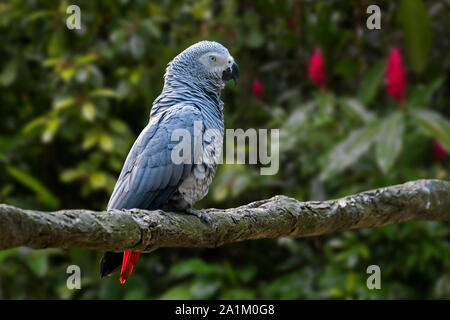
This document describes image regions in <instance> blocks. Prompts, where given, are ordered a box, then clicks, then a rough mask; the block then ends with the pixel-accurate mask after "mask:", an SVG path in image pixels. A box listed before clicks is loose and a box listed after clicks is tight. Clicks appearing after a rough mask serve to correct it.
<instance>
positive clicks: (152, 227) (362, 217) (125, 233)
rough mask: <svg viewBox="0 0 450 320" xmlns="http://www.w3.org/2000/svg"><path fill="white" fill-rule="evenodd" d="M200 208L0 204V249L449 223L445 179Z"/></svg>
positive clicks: (188, 241)
mask: <svg viewBox="0 0 450 320" xmlns="http://www.w3.org/2000/svg"><path fill="white" fill-rule="evenodd" d="M204 212H206V213H208V214H209V215H211V217H212V218H213V220H214V223H213V224H210V223H206V222H203V221H201V220H200V219H198V218H197V217H195V216H191V215H186V214H183V213H174V212H163V211H161V210H156V211H146V210H140V209H132V210H123V211H120V210H112V211H103V212H95V211H90V210H84V209H78V210H62V211H57V212H40V211H32V210H23V209H19V208H16V207H13V206H9V205H4V204H1V205H0V250H2V249H9V248H14V247H18V246H28V247H31V248H36V249H42V248H48V247H53V248H82V249H95V250H108V251H124V250H133V251H142V252H151V251H153V250H156V249H158V248H162V247H208V248H210V247H217V246H220V245H223V244H225V243H230V242H237V241H245V240H251V239H262V238H277V237H295V238H298V237H308V236H317V235H321V234H327V233H332V232H338V231H344V230H350V229H356V228H369V227H377V226H383V225H388V224H394V223H399V222H403V221H424V220H438V221H450V182H448V181H442V180H418V181H412V182H407V183H405V184H400V185H395V186H389V187H385V188H380V189H376V190H371V191H365V192H361V193H358V194H355V195H350V196H347V197H344V198H341V199H337V200H328V201H308V202H300V201H297V200H295V199H292V198H288V197H285V196H275V197H273V198H270V199H267V200H261V201H256V202H252V203H250V204H247V205H244V206H241V207H238V208H232V209H225V210H222V209H206V210H204Z"/></svg>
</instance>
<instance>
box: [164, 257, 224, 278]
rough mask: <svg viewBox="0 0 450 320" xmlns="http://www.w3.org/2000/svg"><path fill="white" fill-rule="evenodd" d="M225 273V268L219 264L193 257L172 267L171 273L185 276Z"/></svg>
mask: <svg viewBox="0 0 450 320" xmlns="http://www.w3.org/2000/svg"><path fill="white" fill-rule="evenodd" d="M211 273H223V268H222V267H221V266H220V265H218V264H210V263H206V262H204V261H203V260H200V259H197V258H192V259H188V260H185V261H181V262H179V263H177V264H175V265H173V266H172V268H170V271H169V274H171V275H177V276H180V277H181V276H185V275H189V274H211Z"/></svg>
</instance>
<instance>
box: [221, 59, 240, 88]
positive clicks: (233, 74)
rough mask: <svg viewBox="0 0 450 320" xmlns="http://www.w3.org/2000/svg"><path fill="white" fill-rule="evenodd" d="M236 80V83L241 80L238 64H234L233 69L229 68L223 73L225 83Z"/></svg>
mask: <svg viewBox="0 0 450 320" xmlns="http://www.w3.org/2000/svg"><path fill="white" fill-rule="evenodd" d="M231 79H233V80H234V83H236V82H237V81H238V79H239V67H238V65H237V64H236V62H233V65H232V66H231V67H229V68H228V69H226V70H225V71H224V72H223V73H222V80H223V81H228V80H231Z"/></svg>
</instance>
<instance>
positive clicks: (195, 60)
mask: <svg viewBox="0 0 450 320" xmlns="http://www.w3.org/2000/svg"><path fill="white" fill-rule="evenodd" d="M170 74H173V75H175V74H176V77H177V78H180V77H181V75H183V76H184V77H185V78H186V79H187V80H188V81H195V82H196V83H197V84H200V85H202V84H204V85H214V86H216V87H220V88H222V87H223V85H224V81H228V80H234V82H236V81H237V80H238V79H239V67H238V65H237V64H236V62H235V61H234V58H233V57H232V56H231V55H230V53H229V52H228V50H227V48H225V47H224V46H223V45H221V44H220V43H218V42H215V41H200V42H197V43H196V44H193V45H192V46H190V47H188V48H187V49H185V50H184V51H183V52H181V53H180V54H179V55H178V56H176V57H175V58H174V59H173V60H172V61H171V62H170V63H169V66H168V68H167V73H166V77H167V76H168V75H170Z"/></svg>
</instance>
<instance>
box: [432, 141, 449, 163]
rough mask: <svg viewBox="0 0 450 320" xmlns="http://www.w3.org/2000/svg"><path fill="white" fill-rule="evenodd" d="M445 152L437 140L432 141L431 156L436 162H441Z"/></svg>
mask: <svg viewBox="0 0 450 320" xmlns="http://www.w3.org/2000/svg"><path fill="white" fill-rule="evenodd" d="M446 153H447V150H446V149H445V148H444V146H443V145H442V144H440V143H439V142H438V141H437V140H433V155H434V159H435V160H436V161H441V160H442V158H443V157H444V156H445V154H446Z"/></svg>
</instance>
